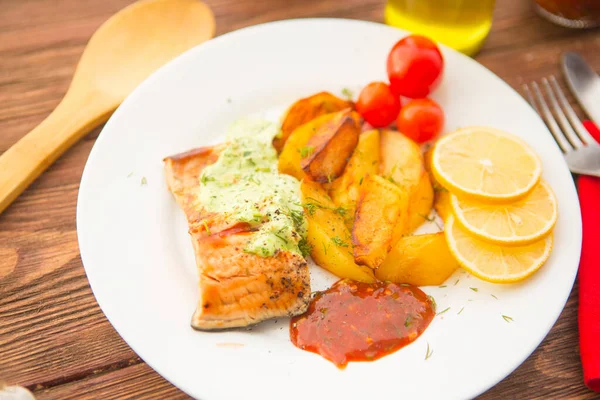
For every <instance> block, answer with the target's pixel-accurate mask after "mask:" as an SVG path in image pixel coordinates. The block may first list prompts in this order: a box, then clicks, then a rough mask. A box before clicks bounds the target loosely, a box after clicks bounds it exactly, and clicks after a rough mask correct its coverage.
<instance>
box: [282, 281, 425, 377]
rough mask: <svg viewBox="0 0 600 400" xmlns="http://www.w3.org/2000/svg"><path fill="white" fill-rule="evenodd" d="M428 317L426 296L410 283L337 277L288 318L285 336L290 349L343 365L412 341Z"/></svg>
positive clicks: (381, 353) (376, 356)
mask: <svg viewBox="0 0 600 400" xmlns="http://www.w3.org/2000/svg"><path fill="white" fill-rule="evenodd" d="M434 316H435V310H434V309H433V305H432V303H431V300H430V299H429V298H428V296H427V295H426V294H425V293H424V292H423V291H422V290H421V289H419V288H418V287H416V286H411V285H400V284H396V283H391V282H376V283H362V282H355V281H351V280H348V279H343V280H340V281H338V282H336V283H335V284H334V285H333V286H332V287H331V288H330V289H328V290H326V291H324V292H319V293H317V294H316V296H315V297H314V299H313V301H312V302H311V304H310V306H309V308H308V311H307V312H306V313H304V314H302V315H299V316H296V317H294V318H292V320H291V323H290V337H291V340H292V343H294V345H295V346H296V347H298V348H300V349H302V350H306V351H311V352H313V353H317V354H320V355H321V356H323V357H325V358H326V359H327V360H329V361H331V362H333V363H334V364H335V365H337V366H338V367H339V368H345V367H346V365H347V364H348V362H350V361H373V360H376V359H378V358H381V357H383V356H386V355H388V354H391V353H393V352H395V351H397V350H399V349H400V348H402V347H404V346H406V345H407V344H409V343H411V342H413V341H414V340H415V339H416V338H418V337H419V335H421V333H423V331H424V330H425V329H426V328H427V327H428V326H429V324H430V323H431V320H432V319H433V317H434Z"/></svg>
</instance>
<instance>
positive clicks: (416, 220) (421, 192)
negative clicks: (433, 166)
mask: <svg viewBox="0 0 600 400" xmlns="http://www.w3.org/2000/svg"><path fill="white" fill-rule="evenodd" d="M433 197H434V194H433V187H432V186H431V180H430V178H429V174H428V173H427V172H426V171H425V170H423V174H422V175H421V179H419V183H417V185H416V186H415V187H414V188H413V192H412V193H411V195H410V200H409V204H408V223H407V224H406V229H405V231H404V233H405V234H409V233H412V232H414V230H415V229H417V228H418V227H419V226H421V225H422V224H423V223H424V222H425V220H426V219H427V218H428V216H429V213H430V211H431V207H432V206H433Z"/></svg>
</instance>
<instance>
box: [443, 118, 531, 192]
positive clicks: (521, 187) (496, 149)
mask: <svg viewBox="0 0 600 400" xmlns="http://www.w3.org/2000/svg"><path fill="white" fill-rule="evenodd" d="M431 167H432V172H433V174H434V176H435V178H436V180H437V181H438V182H440V184H441V185H442V186H444V187H445V188H446V189H448V190H449V191H450V192H452V193H453V194H455V195H457V196H460V197H467V196H469V197H472V198H477V199H479V200H481V201H485V202H506V201H513V200H516V199H518V198H521V197H524V196H525V195H526V194H527V193H528V192H529V191H530V190H531V189H533V187H534V186H535V184H536V183H537V182H538V181H539V179H540V175H541V173H542V164H541V162H540V159H539V157H538V156H537V155H536V154H535V153H534V152H533V150H532V149H531V148H530V147H529V146H528V145H527V144H526V143H525V142H523V141H522V140H521V139H519V138H517V137H516V136H513V135H511V134H508V133H505V132H503V131H500V130H497V129H493V128H488V127H480V126H475V127H469V128H463V129H459V130H457V131H456V132H454V133H452V134H450V135H447V136H445V137H442V138H441V139H440V140H439V141H438V142H437V144H436V145H435V148H434V150H433V155H432V160H431Z"/></svg>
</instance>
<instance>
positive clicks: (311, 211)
mask: <svg viewBox="0 0 600 400" xmlns="http://www.w3.org/2000/svg"><path fill="white" fill-rule="evenodd" d="M302 207H304V208H305V209H306V211H307V212H308V214H309V215H315V212H316V211H317V208H321V207H320V206H318V205H316V204H315V203H304V204H302Z"/></svg>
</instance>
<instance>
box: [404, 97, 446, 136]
mask: <svg viewBox="0 0 600 400" xmlns="http://www.w3.org/2000/svg"><path fill="white" fill-rule="evenodd" d="M396 125H397V127H398V130H399V131H400V132H402V133H403V134H405V135H406V136H408V137H409V138H411V139H412V140H414V141H415V142H417V143H424V142H427V141H429V140H431V139H433V138H434V137H436V136H437V135H439V133H440V132H441V131H442V128H443V127H444V111H442V108H441V107H440V106H439V105H438V103H436V102H435V101H433V100H431V99H415V100H411V101H410V102H409V103H408V104H406V105H405V106H404V107H402V110H400V114H398V119H397V120H396Z"/></svg>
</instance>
